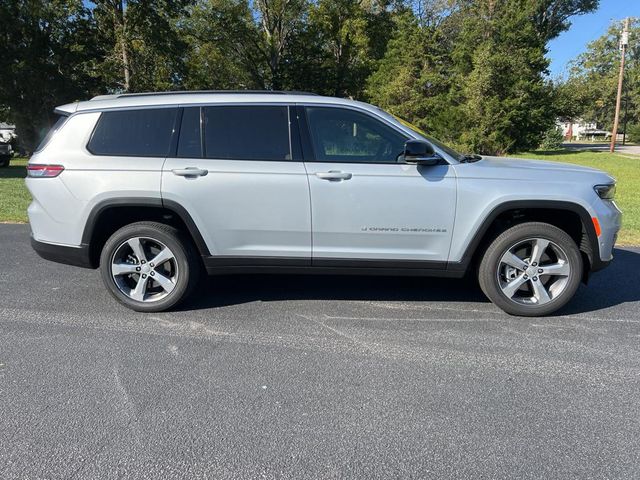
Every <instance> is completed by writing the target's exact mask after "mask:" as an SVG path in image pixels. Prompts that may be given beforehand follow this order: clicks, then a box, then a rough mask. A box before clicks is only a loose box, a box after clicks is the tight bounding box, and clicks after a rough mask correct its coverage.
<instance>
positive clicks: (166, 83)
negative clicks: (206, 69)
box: [93, 0, 192, 92]
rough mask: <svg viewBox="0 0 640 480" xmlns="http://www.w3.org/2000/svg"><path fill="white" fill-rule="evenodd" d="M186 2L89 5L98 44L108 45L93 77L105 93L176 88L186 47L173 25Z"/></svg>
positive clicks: (104, 0)
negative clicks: (95, 75) (96, 77)
mask: <svg viewBox="0 0 640 480" xmlns="http://www.w3.org/2000/svg"><path fill="white" fill-rule="evenodd" d="M190 3H192V2H191V1H190V0H158V1H153V2H150V1H147V0H94V2H93V14H94V16H95V19H96V24H97V27H98V30H97V32H98V34H97V39H98V41H99V42H100V44H101V45H107V46H109V47H107V52H106V55H105V56H104V58H103V60H102V62H100V63H99V64H98V68H97V74H98V75H99V76H100V77H101V80H102V83H103V85H104V87H105V89H106V90H108V91H124V92H129V91H154V90H169V89H172V88H179V87H180V86H181V84H182V81H183V79H184V73H185V67H184V57H185V52H186V48H187V46H186V43H185V42H184V40H183V37H182V35H181V34H180V32H179V30H178V28H177V27H178V26H179V23H178V22H177V21H176V20H177V19H178V18H180V17H184V16H185V15H186V7H187V6H188V5H189V4H190Z"/></svg>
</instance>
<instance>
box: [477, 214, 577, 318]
mask: <svg viewBox="0 0 640 480" xmlns="http://www.w3.org/2000/svg"><path fill="white" fill-rule="evenodd" d="M582 269H583V265H582V256H581V255H580V251H579V250H578V247H577V245H576V243H575V242H574V240H573V239H572V238H571V237H570V236H569V235H568V234H567V233H566V232H565V231H563V230H561V229H559V228H558V227H555V226H553V225H550V224H548V223H540V222H529V223H522V224H519V225H516V226H514V227H511V228H509V229H508V230H506V231H505V232H503V233H502V234H500V235H499V236H498V237H497V238H496V239H495V240H494V241H493V242H492V243H491V245H489V248H488V249H487V251H486V252H485V255H484V258H483V259H482V262H481V263H480V268H479V271H478V280H479V283H480V287H481V288H482V291H483V292H484V293H485V295H486V296H487V297H488V298H489V300H491V301H492V302H493V303H494V304H496V305H497V306H498V307H500V308H501V309H502V310H504V311H505V312H507V313H509V314H511V315H519V316H523V317H532V316H542V315H548V314H550V313H552V312H554V311H556V310H558V309H559V308H561V307H563V306H564V305H565V304H566V303H567V302H568V301H569V300H571V298H572V297H573V295H574V294H575V292H576V290H577V289H578V286H579V285H580V280H581V279H582Z"/></svg>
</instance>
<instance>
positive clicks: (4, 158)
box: [0, 143, 13, 167]
mask: <svg viewBox="0 0 640 480" xmlns="http://www.w3.org/2000/svg"><path fill="white" fill-rule="evenodd" d="M11 157H13V148H12V147H11V144H10V143H0V167H8V166H9V163H10V162H11Z"/></svg>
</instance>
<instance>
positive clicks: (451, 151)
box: [385, 112, 464, 160]
mask: <svg viewBox="0 0 640 480" xmlns="http://www.w3.org/2000/svg"><path fill="white" fill-rule="evenodd" d="M385 113H387V112H385ZM387 114H388V115H391V116H392V117H393V118H394V119H395V120H396V121H398V122H400V123H401V124H402V125H404V126H405V127H407V128H408V129H409V130H411V131H413V132H415V133H417V134H418V135H420V136H421V137H423V138H424V139H425V140H427V141H428V142H429V143H432V144H433V145H435V146H436V147H438V148H439V149H440V150H443V151H444V152H445V153H446V154H447V155H450V156H452V157H453V158H455V159H456V160H460V159H462V158H463V157H464V155H462V154H460V153H458V152H456V151H455V150H454V149H453V148H451V147H448V146H446V145H445V144H444V143H442V142H441V141H440V140H437V139H435V138H433V137H432V136H431V135H428V134H427V133H426V132H425V131H424V130H422V129H421V128H419V127H416V126H415V125H414V124H412V123H411V122H407V121H406V120H405V119H403V118H400V117H397V116H396V115H394V114H392V113H390V114H389V113H387Z"/></svg>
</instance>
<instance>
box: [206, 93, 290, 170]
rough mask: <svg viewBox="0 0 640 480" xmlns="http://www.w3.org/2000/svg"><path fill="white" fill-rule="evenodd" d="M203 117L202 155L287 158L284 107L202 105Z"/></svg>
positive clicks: (235, 157)
mask: <svg viewBox="0 0 640 480" xmlns="http://www.w3.org/2000/svg"><path fill="white" fill-rule="evenodd" d="M203 119H204V125H203V127H204V140H205V142H204V143H205V157H206V158H215V159H228V160H282V161H285V160H291V142H290V137H289V109H288V107H286V106H271V105H251V106H249V105H247V106H215V107H204V115H203Z"/></svg>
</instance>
